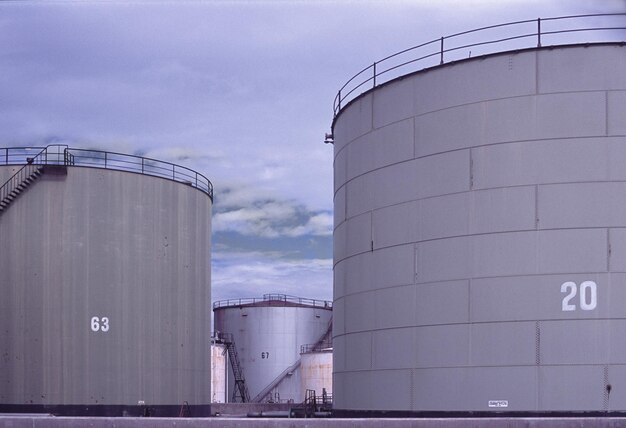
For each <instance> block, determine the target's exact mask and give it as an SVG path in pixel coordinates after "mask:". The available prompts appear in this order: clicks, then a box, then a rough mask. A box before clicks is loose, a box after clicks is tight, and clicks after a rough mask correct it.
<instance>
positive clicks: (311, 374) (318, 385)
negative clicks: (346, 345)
mask: <svg viewBox="0 0 626 428" xmlns="http://www.w3.org/2000/svg"><path fill="white" fill-rule="evenodd" d="M300 360H301V361H302V364H301V365H300V373H301V374H300V384H301V386H300V390H301V391H307V390H313V391H315V394H316V396H318V397H319V396H322V394H323V393H325V394H327V396H328V397H329V398H332V393H333V349H332V348H323V349H319V348H318V349H311V350H305V351H304V352H302V353H301V354H300Z"/></svg>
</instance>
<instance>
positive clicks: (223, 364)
mask: <svg viewBox="0 0 626 428" xmlns="http://www.w3.org/2000/svg"><path fill="white" fill-rule="evenodd" d="M227 359H228V355H227V350H226V345H224V344H223V343H218V342H216V341H212V342H211V402H212V403H226V401H227V399H226V369H227V368H228V365H227V364H228V360H227Z"/></svg>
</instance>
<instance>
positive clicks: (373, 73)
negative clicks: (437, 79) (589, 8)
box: [333, 13, 626, 125]
mask: <svg viewBox="0 0 626 428" xmlns="http://www.w3.org/2000/svg"><path fill="white" fill-rule="evenodd" d="M625 18H626V13H599V14H589V15H570V16H558V17H553V18H537V19H529V20H524V21H515V22H507V23H504V24H497V25H490V26H487V27H482V28H477V29H474V30H469V31H463V32H460V33H456V34H451V35H449V36H443V37H440V38H438V39H435V40H431V41H429V42H426V43H422V44H420V45H416V46H412V47H410V48H407V49H404V50H402V51H400V52H396V53H394V54H392V55H389V56H387V57H385V58H383V59H381V60H379V61H376V62H374V63H373V64H372V65H369V66H367V67H365V68H364V69H362V70H361V71H359V72H358V73H357V74H355V75H354V76H352V77H351V78H350V80H348V81H347V82H346V83H345V84H344V85H343V86H342V87H341V89H339V91H338V92H337V95H336V96H335V99H334V101H333V125H334V119H335V118H336V117H337V115H338V114H339V112H340V111H341V109H342V108H343V107H345V106H346V105H347V104H348V103H349V102H351V101H353V100H354V99H355V98H357V97H359V96H360V95H362V94H363V93H364V92H367V91H369V90H371V89H373V88H376V87H377V86H380V85H382V84H384V83H387V82H389V81H391V80H393V79H396V78H398V77H402V76H405V75H407V74H409V73H412V72H416V71H420V70H423V69H427V68H431V67H436V66H439V65H442V64H446V63H451V62H455V61H459V60H462V59H467V58H470V57H476V56H483V55H488V54H494V53H500V52H507V51H515V50H521V49H529V48H535V47H542V46H548V45H550V46H554V45H575V44H588V43H602V42H624V41H626V31H624V30H626V23H625V22H624V21H625Z"/></svg>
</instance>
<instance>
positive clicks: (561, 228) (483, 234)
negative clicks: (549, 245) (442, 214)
mask: <svg viewBox="0 0 626 428" xmlns="http://www.w3.org/2000/svg"><path fill="white" fill-rule="evenodd" d="M604 229H626V225H624V226H587V227H560V228H545V229H534V228H533V229H519V230H503V231H497V232H484V233H472V234H465V235H451V236H444V237H441V238H431V239H424V240H421V241H411V242H405V243H398V244H393V245H386V246H384V247H374V250H371V249H367V250H363V251H359V252H357V253H354V254H350V255H348V256H346V257H344V258H342V259H340V260H333V267H334V266H336V265H337V264H338V263H340V262H342V261H344V260H347V259H350V258H352V257H357V256H360V255H363V254H369V253H373V252H376V251H378V250H387V249H391V248H397V247H405V246H411V245H412V246H416V245H419V244H423V243H430V242H436V241H445V240H450V239H462V238H472V237H479V236H489V235H504V234H514V233H530V232H534V233H539V232H554V231H565V230H604Z"/></svg>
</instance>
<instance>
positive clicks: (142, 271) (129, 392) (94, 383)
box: [0, 145, 213, 416]
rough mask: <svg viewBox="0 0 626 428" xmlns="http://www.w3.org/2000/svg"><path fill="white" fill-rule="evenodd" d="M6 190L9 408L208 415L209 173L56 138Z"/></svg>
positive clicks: (1, 215) (35, 152)
mask: <svg viewBox="0 0 626 428" xmlns="http://www.w3.org/2000/svg"><path fill="white" fill-rule="evenodd" d="M0 186H2V187H1V188H0V295H1V296H2V297H1V298H0V412H29V413H33V412H46V413H54V414H66V415H112V416H121V415H154V416H167V415H179V414H180V413H181V406H183V404H184V403H185V402H186V403H185V406H183V413H184V414H191V415H197V416H198V415H202V414H208V413H209V406H208V405H209V403H210V401H211V400H210V397H209V394H210V392H209V391H210V357H209V346H210V344H209V339H208V334H207V332H208V331H210V310H209V307H210V306H209V305H210V233H211V205H212V192H213V190H212V185H211V183H210V182H209V181H208V180H207V179H206V178H205V177H204V176H202V175H201V174H199V173H196V172H195V171H191V170H189V169H188V168H184V167H181V166H178V165H174V164H171V163H167V162H162V161H157V160H153V159H147V158H142V157H137V156H131V155H124V154H118V153H111V152H101V151H95V150H81V149H73V148H69V147H67V146H58V145H55V146H48V147H39V148H33V147H30V148H2V149H0Z"/></svg>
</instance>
